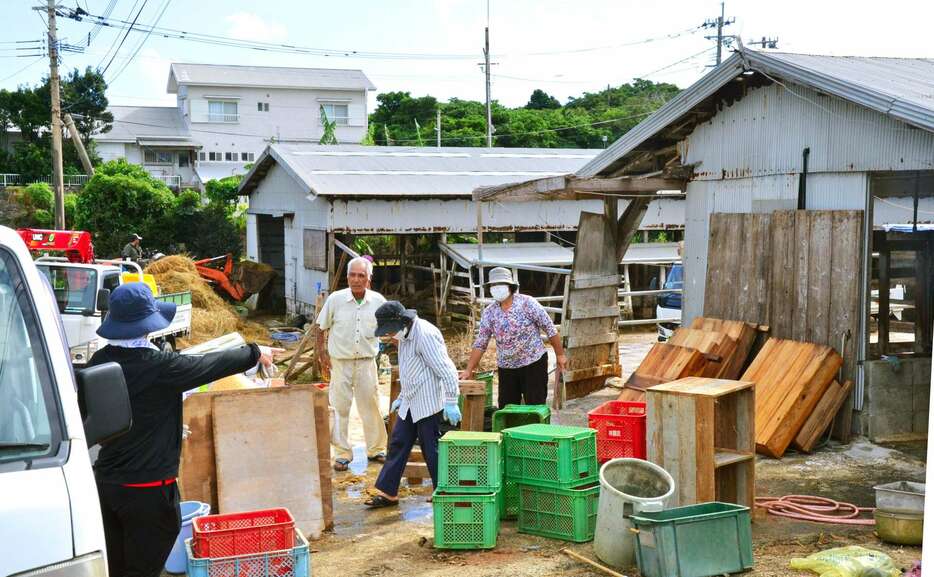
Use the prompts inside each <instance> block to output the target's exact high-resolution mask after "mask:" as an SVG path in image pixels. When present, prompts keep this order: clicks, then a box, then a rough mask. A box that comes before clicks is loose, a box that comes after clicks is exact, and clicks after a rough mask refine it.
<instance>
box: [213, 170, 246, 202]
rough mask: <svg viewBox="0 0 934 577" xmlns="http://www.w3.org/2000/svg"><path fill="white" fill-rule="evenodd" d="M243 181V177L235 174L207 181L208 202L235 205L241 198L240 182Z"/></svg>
mask: <svg viewBox="0 0 934 577" xmlns="http://www.w3.org/2000/svg"><path fill="white" fill-rule="evenodd" d="M242 179H243V177H242V176H240V175H239V174H235V175H233V176H227V177H224V178H220V179H212V180H209V181H207V183H206V184H205V185H204V192H205V195H206V196H207V197H208V201H210V202H216V203H219V204H234V205H235V204H236V203H237V199H238V198H239V197H240V180H242Z"/></svg>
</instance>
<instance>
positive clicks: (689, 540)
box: [631, 502, 753, 577]
mask: <svg viewBox="0 0 934 577" xmlns="http://www.w3.org/2000/svg"><path fill="white" fill-rule="evenodd" d="M631 518H632V522H633V524H634V525H635V528H636V529H637V530H638V532H639V533H638V538H637V539H636V560H637V561H638V563H639V571H640V572H641V573H642V575H643V576H644V577H704V576H706V575H722V574H724V573H739V572H741V571H747V570H749V569H752V565H753V559H752V526H751V524H750V521H751V520H750V516H749V508H748V507H743V506H742V505H734V504H732V503H718V502H712V503H701V504H699V505H689V506H687V507H676V508H674V509H668V510H666V511H659V512H657V513H647V512H644V511H642V512H639V513H638V514H636V515H633V516H632V517H631Z"/></svg>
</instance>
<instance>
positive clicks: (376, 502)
mask: <svg viewBox="0 0 934 577" xmlns="http://www.w3.org/2000/svg"><path fill="white" fill-rule="evenodd" d="M363 504H364V505H366V506H367V508H368V509H382V508H383V507H395V506H397V505H398V504H399V499H395V500H393V499H388V498H386V497H384V496H382V495H373V496H372V497H370V498H369V499H367V500H366V501H364V502H363Z"/></svg>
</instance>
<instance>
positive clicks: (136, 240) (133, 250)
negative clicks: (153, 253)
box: [120, 232, 143, 263]
mask: <svg viewBox="0 0 934 577" xmlns="http://www.w3.org/2000/svg"><path fill="white" fill-rule="evenodd" d="M142 240H143V237H141V236H140V235H138V234H136V233H135V232H134V233H133V234H131V235H130V242H128V243H126V245H124V247H123V250H122V251H120V258H122V259H123V260H131V261H133V262H136V263H138V262H139V261H141V260H142V259H143V249H142V248H140V246H139V245H140V242H141V241H142Z"/></svg>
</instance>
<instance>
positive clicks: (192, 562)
mask: <svg viewBox="0 0 934 577" xmlns="http://www.w3.org/2000/svg"><path fill="white" fill-rule="evenodd" d="M295 542H296V545H295V547H293V548H292V549H286V550H284V551H269V552H266V553H254V554H251V555H237V556H234V557H217V558H213V559H211V558H205V559H198V558H196V557H195V556H194V555H193V554H192V552H191V539H186V540H185V551H186V552H187V553H188V571H187V574H188V577H311V557H310V554H309V552H308V540H307V539H305V536H304V535H302V534H301V532H300V531H295Z"/></svg>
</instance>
